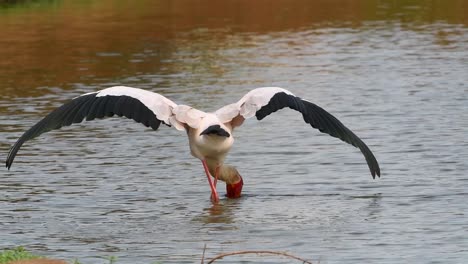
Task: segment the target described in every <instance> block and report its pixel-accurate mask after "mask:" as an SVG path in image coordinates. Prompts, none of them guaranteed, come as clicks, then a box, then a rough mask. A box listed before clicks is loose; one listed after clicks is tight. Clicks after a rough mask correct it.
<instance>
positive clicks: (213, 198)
mask: <svg viewBox="0 0 468 264" xmlns="http://www.w3.org/2000/svg"><path fill="white" fill-rule="evenodd" d="M210 198H211V202H212V203H218V202H219V195H218V193H217V192H212V193H211V197H210Z"/></svg>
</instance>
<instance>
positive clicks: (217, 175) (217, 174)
mask: <svg viewBox="0 0 468 264" xmlns="http://www.w3.org/2000/svg"><path fill="white" fill-rule="evenodd" d="M218 177H219V166H218V167H216V170H215V179H214V186H215V187H216V184H217V183H218Z"/></svg>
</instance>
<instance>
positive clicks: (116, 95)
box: [6, 86, 195, 169]
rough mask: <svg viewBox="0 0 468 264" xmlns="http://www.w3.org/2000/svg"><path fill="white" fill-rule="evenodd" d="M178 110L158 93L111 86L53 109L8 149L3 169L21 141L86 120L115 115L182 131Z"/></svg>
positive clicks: (183, 122) (11, 160)
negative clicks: (164, 125) (176, 112)
mask: <svg viewBox="0 0 468 264" xmlns="http://www.w3.org/2000/svg"><path fill="white" fill-rule="evenodd" d="M178 107H186V106H179V105H177V104H176V103H174V102H172V101H171V100H169V99H167V98H166V97H164V96H162V95H160V94H157V93H153V92H150V91H146V90H142V89H138V88H132V87H125V86H114V87H110V88H107V89H103V90H101V91H97V92H92V93H87V94H83V95H81V96H78V97H75V98H74V99H72V100H71V101H69V102H68V103H65V104H64V105H62V106H60V107H59V108H57V109H55V110H54V111H52V112H51V113H50V114H48V115H47V116H46V117H44V118H43V119H42V120H40V121H39V122H38V123H37V124H35V125H34V126H32V127H31V128H30V129H29V130H27V131H26V132H25V133H24V134H23V135H22V136H21V137H20V138H19V139H18V140H17V141H16V143H15V144H14V145H13V146H12V147H11V149H10V152H9V153H8V157H7V160H6V167H7V168H8V169H10V167H11V164H12V163H13V160H14V158H15V156H16V153H17V152H18V150H19V149H20V147H21V146H22V145H23V143H24V142H26V141H28V140H30V139H33V138H35V137H37V136H39V135H41V134H43V133H45V132H47V131H50V130H53V129H59V128H61V127H63V126H69V125H71V124H73V123H81V122H82V121H83V120H84V119H85V118H86V120H87V121H89V120H93V119H96V118H104V117H111V116H114V115H118V116H125V117H127V118H130V119H133V120H135V121H136V122H138V123H142V124H143V125H145V126H147V127H151V128H152V129H154V130H156V129H158V128H159V125H160V124H161V122H163V123H164V124H166V125H168V126H171V125H172V126H174V127H175V128H176V129H178V130H184V129H185V128H184V126H185V121H186V120H189V119H188V117H185V116H182V117H181V118H177V117H176V114H175V113H174V109H176V108H178ZM193 111H195V110H193ZM193 111H192V112H193ZM192 122H193V121H192Z"/></svg>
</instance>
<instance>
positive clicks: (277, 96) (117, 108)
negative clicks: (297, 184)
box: [6, 86, 380, 202]
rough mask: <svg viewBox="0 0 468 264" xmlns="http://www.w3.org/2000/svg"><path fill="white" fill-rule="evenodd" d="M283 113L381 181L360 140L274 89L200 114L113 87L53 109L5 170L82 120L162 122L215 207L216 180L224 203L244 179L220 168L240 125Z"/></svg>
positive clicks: (15, 149) (317, 109)
mask: <svg viewBox="0 0 468 264" xmlns="http://www.w3.org/2000/svg"><path fill="white" fill-rule="evenodd" d="M284 107H289V108H291V109H294V110H296V111H298V112H300V113H301V114H302V117H303V118H304V121H305V122H306V123H308V124H310V125H311V126H312V127H314V128H316V129H318V130H319V131H320V132H322V133H326V134H329V135H331V136H333V137H337V138H339V139H341V140H342V141H344V142H347V143H349V144H351V145H353V146H355V147H357V148H359V149H360V150H361V152H362V154H364V157H365V159H366V161H367V165H368V166H369V169H370V172H371V174H372V177H373V178H374V179H375V176H376V175H377V176H379V177H380V168H379V164H378V162H377V160H376V158H375V157H374V155H373V154H372V152H371V151H370V149H369V148H368V147H367V145H366V144H365V143H364V142H363V141H362V140H361V139H360V138H359V137H357V136H356V135H355V134H354V133H353V132H352V131H351V130H349V129H348V128H347V127H346V126H344V125H343V124H342V123H341V122H340V121H339V120H338V119H337V118H335V117H334V116H332V115H331V114H330V113H328V112H327V111H325V110H324V109H322V108H321V107H319V106H317V105H316V104H313V103H311V102H309V101H306V100H303V99H301V98H299V97H297V96H295V95H294V94H292V93H291V92H290V91H288V90H286V89H283V88H279V87H263V88H257V89H254V90H251V91H250V92H248V93H247V94H246V95H244V96H243V97H242V98H241V99H240V100H239V101H238V102H236V103H233V104H229V105H226V106H224V107H222V108H220V109H218V110H217V111H216V112H213V113H205V112H202V111H200V110H197V109H195V108H192V107H190V106H187V105H177V104H176V103H174V102H173V101H171V100H169V99H168V98H166V97H164V96H162V95H160V94H157V93H153V92H149V91H146V90H142V89H138V88H131V87H125V86H114V87H110V88H107V89H103V90H100V91H97V92H92V93H87V94H83V95H81V96H78V97H76V98H74V99H72V100H71V101H69V102H68V103H66V104H64V105H62V106H61V107H59V108H57V109H55V110H54V111H52V112H51V113H49V114H48V115H47V116H46V117H44V118H43V119H42V120H40V121H39V122H38V123H37V124H35V125H34V126H32V127H31V128H30V129H29V130H27V131H26V132H25V133H24V134H23V135H22V136H21V137H20V138H19V139H18V140H17V141H16V143H15V144H14V145H13V146H12V147H11V149H10V152H9V153H8V157H7V160H6V167H7V168H8V169H10V167H11V165H12V163H13V160H14V158H15V156H16V154H17V152H18V150H19V149H20V147H21V146H22V145H23V143H24V142H26V141H28V140H30V139H33V138H35V137H37V136H39V135H40V134H42V133H45V132H47V131H50V130H53V129H59V128H60V127H62V126H69V125H71V124H72V123H80V122H82V121H83V120H84V119H85V118H86V120H87V121H89V120H93V119H95V118H104V117H111V116H114V115H118V116H125V117H127V118H131V119H133V120H135V121H136V122H139V123H142V124H143V125H145V126H147V127H151V128H152V129H154V130H157V129H158V128H159V125H160V124H161V122H162V123H164V124H165V125H168V126H172V127H174V128H176V129H177V130H180V131H186V132H187V135H188V138H189V144H190V151H191V154H192V155H193V156H194V157H196V158H198V159H200V160H201V162H202V164H203V168H204V170H205V174H206V177H207V179H208V183H209V185H210V188H211V200H212V201H213V202H218V201H219V195H218V192H217V191H216V184H217V181H218V180H221V181H224V182H225V183H226V196H227V197H228V198H238V197H240V196H241V192H242V186H243V184H244V183H243V179H242V177H241V175H240V174H239V172H238V171H237V169H236V168H234V167H233V166H229V165H226V164H224V160H225V158H226V155H227V153H228V152H229V150H230V149H231V147H232V144H233V143H234V138H233V134H232V133H233V130H234V129H235V128H236V127H238V126H240V125H242V123H243V122H244V120H245V119H247V118H250V117H253V116H256V117H257V119H258V120H262V119H263V118H265V117H266V116H267V115H269V114H271V113H273V112H276V111H278V110H280V109H282V108H284ZM212 178H213V179H212Z"/></svg>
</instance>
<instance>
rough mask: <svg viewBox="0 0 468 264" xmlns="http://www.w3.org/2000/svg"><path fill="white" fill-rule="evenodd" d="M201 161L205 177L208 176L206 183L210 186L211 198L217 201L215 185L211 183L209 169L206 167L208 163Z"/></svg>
mask: <svg viewBox="0 0 468 264" xmlns="http://www.w3.org/2000/svg"><path fill="white" fill-rule="evenodd" d="M202 163H203V168H204V169H205V173H206V177H207V178H208V183H209V184H210V188H211V200H212V201H213V202H215V203H217V202H218V201H219V195H218V192H217V191H216V185H215V184H213V181H211V175H210V170H209V169H208V165H207V164H206V161H205V160H202Z"/></svg>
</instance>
